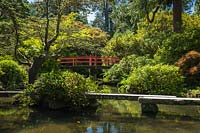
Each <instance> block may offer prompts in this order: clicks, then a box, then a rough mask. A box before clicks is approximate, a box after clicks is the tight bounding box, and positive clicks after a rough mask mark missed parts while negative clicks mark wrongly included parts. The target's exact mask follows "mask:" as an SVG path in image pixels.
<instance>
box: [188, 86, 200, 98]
mask: <svg viewBox="0 0 200 133" xmlns="http://www.w3.org/2000/svg"><path fill="white" fill-rule="evenodd" d="M197 95H198V96H200V87H197V88H196V89H192V90H189V91H188V92H187V97H197Z"/></svg>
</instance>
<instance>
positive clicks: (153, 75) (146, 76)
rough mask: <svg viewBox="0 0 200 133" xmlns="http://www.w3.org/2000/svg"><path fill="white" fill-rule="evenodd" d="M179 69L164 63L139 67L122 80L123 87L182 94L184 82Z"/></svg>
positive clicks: (142, 91)
mask: <svg viewBox="0 0 200 133" xmlns="http://www.w3.org/2000/svg"><path fill="white" fill-rule="evenodd" d="M178 71H179V68H178V67H175V66H169V65H162V64H157V65H155V66H150V65H145V66H143V67H138V68H136V69H133V71H132V72H131V74H130V76H129V77H128V78H127V79H126V80H123V81H122V82H121V83H122V84H123V86H121V89H122V90H123V89H124V90H128V91H129V92H131V93H142V94H164V95H180V93H181V92H183V90H184V84H183V76H181V75H180V74H179V72H178Z"/></svg>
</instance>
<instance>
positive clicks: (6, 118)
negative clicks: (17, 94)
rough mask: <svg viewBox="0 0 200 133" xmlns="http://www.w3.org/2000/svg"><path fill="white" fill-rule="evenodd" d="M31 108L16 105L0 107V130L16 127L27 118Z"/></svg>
mask: <svg viewBox="0 0 200 133" xmlns="http://www.w3.org/2000/svg"><path fill="white" fill-rule="evenodd" d="M31 112H32V110H31V109H27V108H18V107H7V106H6V107H3V108H1V109H0V123H1V124H0V132H1V131H7V132H9V131H10V130H12V129H14V128H16V127H17V126H18V125H23V123H25V122H27V121H28V120H29V115H30V113H31Z"/></svg>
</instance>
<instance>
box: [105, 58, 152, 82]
mask: <svg viewBox="0 0 200 133" xmlns="http://www.w3.org/2000/svg"><path fill="white" fill-rule="evenodd" d="M147 64H148V65H154V64H155V61H154V60H152V59H149V58H148V57H145V56H137V55H130V56H127V57H125V58H123V59H122V60H121V61H120V63H119V64H115V65H113V66H112V67H111V68H110V69H109V70H108V71H107V72H106V73H105V74H104V80H105V81H121V80H122V79H124V78H127V77H128V75H129V73H130V72H131V70H132V69H135V68H138V67H142V66H144V65H147Z"/></svg>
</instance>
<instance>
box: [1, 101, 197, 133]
mask: <svg viewBox="0 0 200 133" xmlns="http://www.w3.org/2000/svg"><path fill="white" fill-rule="evenodd" d="M101 103H102V106H100V107H98V109H97V110H96V111H92V112H88V113H67V112H65V111H47V110H46V111H45V110H33V109H27V108H26V109H24V108H23V109H22V108H17V107H6V106H3V107H2V106H0V133H200V106H166V105H165V106H164V105H162V106H161V105H160V106H159V109H160V112H159V114H157V116H156V117H150V116H144V115H142V114H141V110H140V104H139V103H138V102H131V101H116V100H106V101H101Z"/></svg>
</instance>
